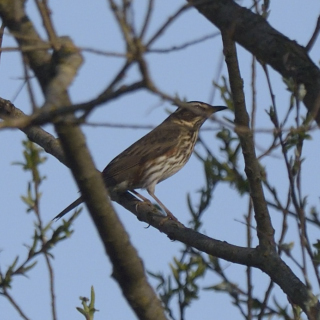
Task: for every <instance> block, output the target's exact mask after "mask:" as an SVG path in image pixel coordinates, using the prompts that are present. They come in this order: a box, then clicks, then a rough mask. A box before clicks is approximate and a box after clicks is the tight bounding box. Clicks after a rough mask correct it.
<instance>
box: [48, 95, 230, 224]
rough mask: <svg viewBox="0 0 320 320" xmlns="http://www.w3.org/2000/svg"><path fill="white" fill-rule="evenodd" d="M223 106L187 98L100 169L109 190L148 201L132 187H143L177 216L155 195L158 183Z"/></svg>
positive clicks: (173, 170)
mask: <svg viewBox="0 0 320 320" xmlns="http://www.w3.org/2000/svg"><path fill="white" fill-rule="evenodd" d="M224 109H226V107H222V106H215V107H214V106H211V105H209V104H207V103H204V102H199V101H190V102H186V103H181V106H179V107H178V109H177V110H176V111H175V112H173V113H172V114H171V115H170V116H169V117H168V118H166V119H165V120H164V121H163V122H162V123H161V124H160V125H159V126H157V127H156V128H154V129H153V130H152V131H151V132H149V133H148V134H146V135H145V136H143V137H142V138H141V139H139V140H138V141H137V142H135V143H134V144H132V145H131V146H130V147H129V148H127V149H126V150H124V151H123V152H121V153H120V154H119V155H118V156H117V157H115V158H114V159H113V160H112V161H111V162H110V163H109V164H108V165H107V166H106V167H105V169H104V170H103V171H102V177H103V180H104V182H105V184H106V186H107V188H108V190H109V191H110V192H111V193H124V192H126V191H130V192H132V193H133V194H135V195H136V196H137V197H139V198H140V199H141V200H144V201H149V200H148V199H146V198H145V197H144V196H142V195H140V194H139V193H138V192H137V191H135V190H134V189H146V190H147V191H148V193H149V194H150V196H151V197H152V198H153V199H154V200H155V201H156V202H157V203H158V204H159V206H160V207H161V208H162V209H163V210H164V211H165V212H166V214H167V216H168V218H169V219H172V220H175V221H177V219H176V217H175V216H174V215H173V214H172V213H171V212H170V211H169V209H167V208H166V206H165V205H164V204H163V203H162V202H161V201H160V200H159V199H158V198H157V197H156V195H155V194H154V192H155V186H156V184H158V183H159V182H161V181H163V180H165V179H167V178H169V177H171V176H172V175H174V174H175V173H176V172H178V171H179V170H180V169H181V168H182V167H183V166H184V165H185V164H186V163H187V161H188V160H189V158H190V156H191V154H192V151H193V149H194V146H195V143H196V141H197V138H198V133H199V129H200V127H201V126H202V124H203V123H204V122H205V121H206V120H207V119H208V118H209V117H210V116H211V115H212V114H213V113H215V112H218V111H221V110H224ZM82 202H83V199H82V197H80V198H78V199H77V200H76V201H74V202H73V203H71V204H70V205H69V206H68V207H67V208H65V209H64V210H63V211H61V212H60V213H59V214H58V215H57V216H56V217H55V218H54V219H59V218H61V217H62V216H64V215H65V214H66V213H67V212H69V211H70V210H72V209H74V208H75V207H76V206H78V205H79V204H80V203H82Z"/></svg>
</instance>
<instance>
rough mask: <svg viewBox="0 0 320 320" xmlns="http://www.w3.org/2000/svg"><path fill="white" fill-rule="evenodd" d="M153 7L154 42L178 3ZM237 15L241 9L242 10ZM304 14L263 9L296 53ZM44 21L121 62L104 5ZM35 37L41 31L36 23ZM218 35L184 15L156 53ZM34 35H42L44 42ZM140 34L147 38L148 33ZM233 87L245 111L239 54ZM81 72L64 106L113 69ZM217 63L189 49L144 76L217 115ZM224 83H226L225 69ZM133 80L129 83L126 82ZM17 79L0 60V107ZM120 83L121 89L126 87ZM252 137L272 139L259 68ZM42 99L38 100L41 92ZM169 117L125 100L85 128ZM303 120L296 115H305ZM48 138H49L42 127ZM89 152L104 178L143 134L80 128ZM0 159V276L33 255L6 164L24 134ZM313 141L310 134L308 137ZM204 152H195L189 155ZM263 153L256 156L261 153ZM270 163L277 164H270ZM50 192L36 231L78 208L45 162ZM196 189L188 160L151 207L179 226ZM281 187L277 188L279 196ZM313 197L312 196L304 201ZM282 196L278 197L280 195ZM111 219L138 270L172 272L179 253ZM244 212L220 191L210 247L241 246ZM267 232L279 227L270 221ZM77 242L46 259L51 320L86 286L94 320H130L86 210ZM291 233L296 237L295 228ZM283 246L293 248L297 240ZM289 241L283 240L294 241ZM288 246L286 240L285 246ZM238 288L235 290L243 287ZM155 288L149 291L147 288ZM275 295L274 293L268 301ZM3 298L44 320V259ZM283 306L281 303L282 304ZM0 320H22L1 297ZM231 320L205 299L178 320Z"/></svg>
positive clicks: (210, 221) (279, 87) (297, 8)
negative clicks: (237, 86)
mask: <svg viewBox="0 0 320 320" xmlns="http://www.w3.org/2000/svg"><path fill="white" fill-rule="evenodd" d="M155 2H156V7H155V12H154V17H153V21H152V28H151V31H152V30H155V29H156V28H157V27H158V26H159V25H160V24H161V23H162V22H163V21H165V20H166V18H167V16H168V15H171V14H172V12H175V10H176V9H177V8H179V7H180V6H181V5H183V4H184V3H185V2H184V1H182V0H179V1H178V0H177V1H175V2H174V4H172V3H171V2H169V1H168V2H167V1H164V2H162V1H155ZM136 3H137V5H136V7H137V8H136V21H139V17H141V12H142V11H141V8H144V7H145V3H146V1H136ZM243 3H249V1H245V2H243ZM307 3H308V4H304V3H302V2H301V1H292V0H281V1H272V2H271V13H270V19H269V22H270V23H271V24H272V25H273V26H274V27H275V28H276V29H277V30H279V31H280V32H283V33H284V34H285V35H286V36H288V37H289V38H291V39H293V40H296V41H297V42H298V43H300V44H301V45H305V44H306V43H307V42H308V40H309V37H310V35H311V33H312V31H313V28H314V27H315V23H316V19H317V16H318V15H319V13H320V10H319V9H320V2H319V1H318V0H309V1H307ZM26 6H27V8H28V12H29V14H30V16H31V18H32V19H33V17H34V16H37V14H35V8H34V5H33V2H32V1H28V2H27V3H26ZM50 6H51V8H52V12H53V15H52V18H53V22H54V24H55V26H56V30H57V32H58V34H59V35H61V36H62V35H69V36H70V37H72V39H73V40H74V41H75V44H76V45H78V46H80V47H92V48H94V49H101V50H108V51H118V52H121V51H122V50H123V42H122V39H121V36H120V33H119V30H118V28H117V26H116V25H115V22H114V19H113V17H112V16H111V15H110V12H109V7H108V5H107V1H95V2H92V1H88V0H87V1H81V5H79V2H78V1H75V0H68V1H59V2H58V1H50ZM38 26H39V29H41V22H40V21H39V22H38ZM215 32H217V29H216V28H215V27H214V26H213V25H212V24H210V23H209V22H208V21H207V20H206V19H205V18H203V16H201V15H200V14H199V13H198V12H197V11H196V10H194V9H190V10H188V11H187V12H185V13H184V14H183V15H182V16H181V17H180V18H179V19H178V20H177V21H176V22H175V23H174V24H173V25H172V26H171V27H170V28H169V29H168V30H167V32H166V33H165V34H164V36H163V37H162V38H161V39H160V41H158V42H156V44H155V46H154V47H155V48H168V47H170V46H172V45H178V44H182V43H185V42H186V41H190V40H193V39H196V38H198V37H201V36H203V35H207V34H210V33H215ZM41 33H42V34H43V35H44V33H43V31H42V32H41ZM149 34H152V32H150V33H149ZM319 43H320V42H319V41H317V43H316V45H315V47H314V48H313V50H312V52H311V53H310V55H311V57H312V59H313V60H314V62H315V63H318V61H319V53H320V45H319ZM3 45H4V46H12V45H15V44H14V42H13V41H12V39H11V38H10V37H8V36H5V38H4V43H3ZM238 48H239V50H238V52H239V56H240V64H241V71H242V76H243V78H244V85H245V91H246V94H247V96H246V97H247V103H248V107H250V101H251V97H250V78H249V72H250V69H249V67H250V63H251V57H250V55H248V54H247V53H246V52H245V51H244V50H243V49H242V48H240V47H238ZM83 54H84V57H85V63H84V65H83V67H82V68H81V70H80V73H79V75H78V77H77V79H76V81H75V82H74V84H73V85H72V88H71V91H70V92H71V97H72V100H73V102H82V101H84V100H88V99H90V98H93V97H94V96H95V95H96V94H97V93H99V92H100V91H101V90H102V89H103V88H105V86H106V84H107V83H108V82H109V81H110V79H111V78H112V76H113V75H114V72H116V71H117V70H118V68H119V66H120V65H121V61H120V59H117V58H106V57H104V56H99V55H95V54H92V53H86V52H85V53H83ZM220 59H221V39H220V37H219V36H217V37H216V38H214V39H212V40H208V41H206V42H204V43H202V44H200V45H197V46H194V47H189V48H188V49H186V50H184V51H179V52H175V53H171V54H150V55H148V62H149V65H150V70H151V75H152V77H153V79H154V80H155V82H156V83H157V84H158V85H159V87H160V88H161V89H162V90H164V91H165V92H167V93H168V94H171V95H174V94H178V95H179V97H181V98H186V99H187V100H202V101H205V102H212V103H214V104H221V103H222V102H221V100H220V98H219V95H218V94H217V95H216V96H215V98H214V101H208V99H209V97H210V94H211V90H212V86H211V83H212V80H213V77H214V76H215V74H216V71H215V70H216V68H217V65H218V62H219V61H220ZM223 73H224V74H226V69H225V67H224V69H223ZM134 76H135V74H134V73H132V74H131V75H130V77H131V79H134ZM22 77H23V72H22V68H21V59H20V57H19V55H18V54H16V53H3V54H2V57H1V64H0V96H1V97H2V98H5V99H10V100H11V99H13V97H14V96H15V95H16V93H17V91H18V89H19V87H20V86H21V84H22V80H21V79H22ZM128 79H129V78H128ZM272 81H273V84H274V89H275V90H276V99H277V104H278V106H279V108H281V106H282V105H283V108H282V109H283V110H286V108H287V105H288V97H289V93H286V92H285V90H283V88H284V84H283V82H282V80H281V77H280V76H279V75H278V74H276V73H272ZM257 90H258V99H259V100H258V110H259V113H258V125H259V126H261V127H262V128H265V127H270V124H269V123H268V119H267V116H266V114H265V112H264V111H263V110H265V109H268V108H269V106H270V99H269V95H268V89H267V86H266V81H265V79H264V77H263V76H262V70H261V68H260V67H258V88H257ZM38 92H39V90H38ZM42 101H43V98H42V96H41V95H40V94H38V96H37V102H38V103H39V105H41V103H42ZM13 102H14V103H15V105H16V106H17V107H18V108H20V109H22V110H23V111H24V112H26V113H28V112H30V102H29V98H28V96H27V94H26V90H25V89H24V90H23V91H22V92H21V93H20V94H19V95H18V96H17V98H16V99H15V100H14V101H13ZM166 110H174V107H172V106H171V105H170V104H168V103H167V104H164V105H160V104H159V100H158V99H157V98H156V97H154V96H151V95H149V94H147V93H146V92H145V91H141V92H138V93H135V94H133V95H127V96H125V97H123V98H121V99H118V100H116V101H113V102H111V103H109V104H108V105H107V106H102V107H99V108H98V109H97V110H96V111H95V112H94V113H93V114H92V116H91V117H90V119H89V120H90V122H94V123H97V122H101V123H105V122H112V123H127V124H141V125H146V124H151V125H157V124H159V123H160V122H161V121H162V120H163V119H164V118H165V117H166V116H167V113H166ZM302 110H303V112H304V108H303V109H302ZM223 116H226V117H231V112H228V111H227V112H225V113H224V114H222V112H221V113H220V114H219V117H220V119H221V117H223ZM210 126H211V127H212V126H213V124H212V123H209V122H208V123H206V124H205V125H204V128H205V127H210ZM45 129H46V130H48V131H50V132H52V126H45ZM83 130H84V132H85V134H86V137H87V142H88V146H89V148H90V150H91V152H92V155H93V158H94V160H95V163H96V165H97V168H98V169H103V168H104V167H105V166H106V164H107V163H108V162H109V161H110V160H112V159H113V158H114V157H115V156H116V155H117V154H118V153H119V152H121V151H122V150H124V149H125V148H126V147H128V146H129V145H130V144H131V143H133V142H134V141H136V140H137V139H138V138H139V137H141V136H142V135H144V134H146V133H147V131H146V130H133V129H122V130H120V129H114V128H108V127H90V126H84V127H83ZM0 135H1V140H0V141H1V148H2V150H3V152H2V156H1V158H0V163H1V168H2V170H1V175H0V188H1V194H0V200H1V203H2V215H3V219H2V223H1V224H0V250H1V252H0V267H1V269H2V270H5V269H6V268H7V266H8V265H10V264H11V263H12V261H13V260H14V258H15V257H16V256H17V255H18V254H19V255H21V257H22V259H24V257H25V255H26V253H27V250H26V249H25V247H24V244H30V243H31V237H32V235H33V234H32V226H33V223H34V220H35V219H34V217H33V216H32V215H31V214H26V213H25V205H24V204H23V203H22V202H21V200H20V195H23V194H25V193H26V190H27V181H28V180H29V179H30V176H29V174H27V173H25V172H22V170H21V168H20V167H18V166H12V165H11V163H12V162H15V161H21V160H22V145H21V141H22V139H24V138H25V136H24V134H23V133H21V132H19V131H15V130H2V131H1V132H0ZM313 135H314V137H315V139H319V133H314V134H313ZM201 136H202V137H204V138H205V139H206V141H207V142H208V144H209V145H210V146H212V149H213V150H214V151H215V152H216V154H217V155H219V146H218V145H216V144H215V140H214V133H212V132H211V131H203V132H202V133H201ZM266 141H269V138H268V136H267V135H266V134H259V135H257V143H258V145H259V146H261V148H263V147H264V146H265V145H266ZM317 141H318V140H314V141H313V142H310V143H306V145H305V147H306V149H309V150H310V152H309V153H308V154H309V156H310V158H308V159H307V160H306V161H307V163H308V166H310V167H312V174H310V175H307V177H306V179H307V180H305V181H303V183H304V187H305V190H306V192H307V193H309V194H310V200H309V201H310V202H311V203H314V205H317V204H318V203H317V202H318V196H319V195H318V193H317V190H318V189H319V188H318V181H319V174H320V172H319V165H318V159H319V150H318V149H316V147H315V146H317V148H318V146H319V143H318V142H317ZM198 150H199V151H201V149H198ZM259 152H261V150H258V153H259ZM273 160H274V159H273ZM274 161H275V165H274V167H272V171H271V172H270V173H269V176H270V178H271V180H272V181H273V182H274V183H275V184H277V185H278V186H279V185H280V186H281V183H282V180H283V181H284V183H286V182H285V181H286V180H285V177H286V175H285V174H284V175H283V176H282V177H283V178H279V177H281V175H282V174H283V171H284V169H283V168H284V167H283V162H282V161H281V160H280V159H279V160H278V161H277V159H276V160H274ZM40 169H41V172H42V174H43V175H46V176H47V180H46V181H45V182H44V183H43V184H42V186H41V188H42V192H43V196H42V198H41V207H40V208H41V212H42V215H43V219H44V221H45V222H48V221H50V219H52V218H53V217H54V216H55V215H56V214H57V213H58V212H59V211H60V210H61V209H63V208H64V207H65V206H66V205H68V204H69V203H70V202H71V201H73V200H74V199H75V198H76V197H77V187H76V185H75V183H74V181H73V178H72V176H71V174H70V173H69V170H68V169H67V168H65V167H64V166H62V165H61V164H60V163H59V162H58V161H57V160H56V159H54V158H53V157H51V156H50V155H48V161H47V162H46V163H45V165H44V166H41V167H40ZM203 182H204V174H203V169H202V166H201V164H200V163H199V162H198V161H197V159H196V158H195V157H194V156H193V157H192V158H191V160H190V162H189V163H188V164H187V166H186V167H185V168H184V169H182V171H181V172H179V173H178V174H177V175H175V176H174V177H172V178H170V179H169V180H167V181H165V182H163V183H161V184H159V185H158V186H157V187H156V195H157V196H158V197H159V198H160V199H161V200H162V202H164V203H165V205H166V206H168V208H169V209H170V210H171V211H172V212H173V213H174V214H175V215H176V216H177V217H178V218H179V220H181V222H183V223H186V222H187V221H188V219H189V213H188V209H187V205H186V201H185V200H186V194H187V193H190V194H191V195H192V199H194V201H195V202H196V201H197V190H198V189H199V188H200V187H201V186H202V184H203ZM279 183H280V184H279ZM309 187H310V190H309V189H308V188H309ZM284 190H285V188H284ZM115 208H116V210H117V212H118V214H119V216H120V218H121V220H122V222H123V224H124V225H125V227H126V228H127V230H128V232H129V234H130V237H131V240H132V242H133V244H134V245H135V246H136V248H137V250H138V252H139V255H140V257H141V258H142V259H143V260H144V263H145V267H146V269H148V270H150V271H152V272H163V273H164V274H166V273H167V272H169V270H170V269H169V265H168V264H169V262H171V260H172V257H173V256H175V255H178V252H179V249H181V248H182V245H181V244H180V243H178V242H171V241H170V240H169V239H168V238H167V237H166V236H165V235H163V234H161V233H160V232H158V231H157V230H155V229H152V228H148V229H147V228H145V227H146V225H145V224H144V223H141V222H139V221H138V220H137V219H135V217H134V216H133V215H132V214H131V213H129V212H127V211H126V210H125V209H123V208H121V207H120V206H118V205H115ZM246 210H247V199H241V198H239V196H238V195H237V193H236V192H235V191H234V190H231V189H230V188H229V187H227V186H225V187H218V188H217V189H216V190H215V194H214V200H213V202H212V204H211V207H210V208H209V210H208V212H207V213H206V215H205V227H204V230H203V231H204V233H206V234H207V235H209V236H212V237H214V238H216V239H219V240H225V241H228V242H230V243H232V244H237V245H245V235H246V231H245V226H244V225H242V224H241V223H239V221H243V215H244V214H245V213H246ZM272 218H273V221H274V223H275V225H276V223H277V221H278V218H277V216H276V215H273V216H272ZM74 229H75V232H74V234H73V235H72V237H71V238H70V239H69V240H67V241H64V242H63V243H61V244H60V245H59V246H58V247H56V248H55V249H54V250H53V251H52V253H53V255H54V256H55V259H54V260H53V266H54V268H55V278H56V290H57V291H56V296H57V308H58V318H59V319H62V320H64V319H82V316H81V315H80V314H79V313H78V312H77V311H76V309H75V307H76V306H80V300H79V296H89V294H90V287H91V285H93V286H94V287H95V291H96V308H97V309H99V310H100V311H99V312H98V313H97V314H96V317H95V319H114V320H117V319H119V320H120V319H134V318H135V316H134V315H133V313H132V311H131V309H130V308H129V307H128V306H127V303H126V302H125V300H124V299H123V298H122V294H121V292H120V290H119V287H118V285H117V284H116V283H115V282H114V280H113V279H112V278H111V277H110V275H111V272H112V269H111V266H110V263H109V261H108V259H107V257H106V255H105V253H104V249H103V247H102V245H101V241H100V239H99V237H98V235H97V233H96V230H95V227H94V225H93V223H92V222H91V219H90V217H89V215H88V213H87V212H86V210H83V212H82V214H81V216H80V217H79V218H78V219H77V221H76V223H75V225H74ZM292 229H294V228H292ZM295 231H296V230H295V229H294V230H292V231H290V232H289V235H291V234H292V238H293V239H294V236H295V234H294V232H295ZM291 232H292V233H291ZM288 239H290V238H288ZM223 266H224V267H225V268H227V269H228V271H229V272H230V275H231V278H232V279H233V280H234V281H237V282H239V283H241V282H242V280H241V279H239V275H240V274H241V277H242V274H243V273H242V270H243V267H241V266H236V265H231V264H230V263H228V262H224V263H223ZM257 280H258V281H259V283H261V288H263V284H266V283H267V282H268V278H267V277H266V276H264V275H262V273H261V272H260V271H257V272H255V281H257ZM219 281H220V280H219V279H218V278H217V277H213V276H210V277H207V278H206V279H205V281H204V282H203V284H202V285H203V286H208V285H213V284H215V283H217V282H219ZM243 281H244V280H243ZM151 282H152V283H155V282H154V281H152V280H151ZM277 290H279V289H277ZM12 295H13V296H14V297H15V298H16V299H17V301H18V302H19V304H20V305H21V307H22V309H23V310H24V312H25V313H26V314H27V315H28V316H29V317H30V318H31V319H33V320H42V319H48V318H49V317H50V306H49V294H48V276H47V270H46V269H45V268H44V264H43V259H39V265H38V266H37V267H36V268H35V269H34V270H33V271H32V272H30V278H29V279H28V278H25V277H20V278H15V280H14V282H13V290H12ZM279 297H280V298H281V299H282V302H283V303H286V299H285V297H284V295H283V294H281V295H279ZM0 310H1V314H2V315H5V317H4V318H2V317H3V316H2V317H1V319H5V320H15V319H19V317H18V315H17V313H16V311H14V310H13V308H12V307H11V306H10V305H9V304H8V302H7V301H6V300H5V299H4V298H3V297H0ZM195 318H197V319H203V320H207V319H208V320H209V319H213V318H214V319H240V318H241V317H240V315H239V313H238V310H237V309H236V308H234V307H232V306H231V305H230V299H229V297H228V296H227V295H226V294H217V293H212V292H205V293H203V294H202V298H201V299H200V300H199V301H198V302H195V303H194V304H193V305H192V306H191V308H189V309H188V310H187V313H186V319H195Z"/></svg>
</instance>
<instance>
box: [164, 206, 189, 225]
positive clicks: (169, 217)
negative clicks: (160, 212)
mask: <svg viewBox="0 0 320 320" xmlns="http://www.w3.org/2000/svg"><path fill="white" fill-rule="evenodd" d="M166 213H167V216H166V217H165V218H164V219H162V221H161V222H160V226H163V224H164V223H166V222H167V221H168V220H169V221H170V220H171V221H174V222H176V223H177V224H178V225H180V226H182V227H184V228H185V226H184V224H182V223H181V222H180V221H179V220H178V219H177V218H176V217H175V216H174V215H173V214H172V213H171V212H170V211H169V210H166Z"/></svg>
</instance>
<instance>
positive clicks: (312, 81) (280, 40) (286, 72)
mask: <svg viewBox="0 0 320 320" xmlns="http://www.w3.org/2000/svg"><path fill="white" fill-rule="evenodd" d="M187 1H188V2H189V3H190V4H192V5H194V6H195V7H196V9H197V10H199V12H200V13H201V14H203V15H204V16H205V17H206V18H207V19H208V20H209V21H211V22H212V23H213V24H215V25H216V26H217V27H218V28H219V29H220V30H233V40H234V41H236V42H237V43H239V44H240V45H242V46H243V47H244V48H245V49H247V50H248V51H249V52H250V53H252V54H253V55H254V56H256V57H257V59H258V60H260V61H262V62H263V63H266V64H269V65H270V66H271V67H272V68H274V69H275V70H276V71H278V72H279V73H280V74H281V75H282V76H283V77H285V78H292V79H293V80H294V81H295V83H296V84H304V86H305V88H306V91H307V93H306V96H305V97H304V103H305V105H306V107H307V109H308V111H309V112H310V113H311V114H312V115H313V116H314V117H315V119H316V121H317V123H318V124H319V123H320V113H319V109H320V70H319V68H318V67H317V66H316V65H315V64H314V63H313V62H312V60H311V59H310V58H309V56H308V53H307V50H306V49H305V48H304V47H302V46H300V45H298V44H297V42H296V41H292V40H290V39H289V38H287V37H286V36H284V35H283V34H281V33H280V32H278V31H277V30H275V29H274V28H272V27H271V26H270V25H269V23H268V22H267V21H266V20H265V19H264V18H263V17H262V16H260V15H258V14H254V13H253V12H252V11H250V10H248V9H246V8H243V7H241V6H239V5H238V4H237V3H236V2H235V1H233V0H211V1H208V0H187Z"/></svg>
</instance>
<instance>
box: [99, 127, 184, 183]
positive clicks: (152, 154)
mask: <svg viewBox="0 0 320 320" xmlns="http://www.w3.org/2000/svg"><path fill="white" fill-rule="evenodd" d="M157 129H158V128H155V129H154V130H153V131H151V132H149V133H148V134H147V135H145V136H143V137H142V138H141V139H140V140H138V141H137V142H135V143H134V144H132V145H131V146H130V147H129V148H127V149H126V150H124V151H123V152H122V153H120V154H119V155H118V156H117V157H115V158H114V159H113V160H112V161H111V162H110V163H109V164H108V165H107V166H106V168H105V169H104V170H103V172H102V175H103V177H104V179H105V180H106V182H107V185H108V181H110V182H111V185H110V183H109V185H110V186H112V185H113V184H116V183H118V182H119V181H112V180H113V179H115V180H122V179H121V178H120V179H119V178H118V177H117V176H120V175H123V177H124V179H125V176H126V175H128V177H129V176H134V175H135V174H137V173H138V171H139V170H141V167H142V166H143V165H144V164H145V163H146V162H148V161H150V160H153V159H155V158H157V157H160V156H162V155H165V154H166V153H167V152H169V151H170V150H172V149H173V148H174V147H176V146H177V141H178V140H179V136H180V130H179V129H178V128H177V127H176V126H172V127H167V128H166V130H165V131H164V130H157ZM159 129H162V128H159Z"/></svg>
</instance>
